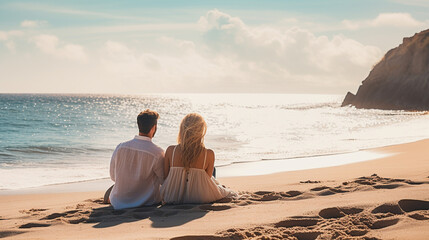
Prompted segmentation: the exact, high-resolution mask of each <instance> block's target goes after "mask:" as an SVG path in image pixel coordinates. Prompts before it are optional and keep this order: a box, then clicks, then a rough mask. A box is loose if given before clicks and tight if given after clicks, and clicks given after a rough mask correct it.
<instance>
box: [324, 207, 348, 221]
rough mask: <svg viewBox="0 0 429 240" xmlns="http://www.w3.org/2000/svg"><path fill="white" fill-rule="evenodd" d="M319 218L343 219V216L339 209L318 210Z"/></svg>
mask: <svg viewBox="0 0 429 240" xmlns="http://www.w3.org/2000/svg"><path fill="white" fill-rule="evenodd" d="M319 216H321V217H322V218H325V219H330V218H341V217H344V216H345V214H344V212H343V211H341V210H340V209H339V208H337V207H332V208H325V209H322V210H320V212H319Z"/></svg>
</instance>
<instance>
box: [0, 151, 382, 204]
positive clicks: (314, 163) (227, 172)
mask: <svg viewBox="0 0 429 240" xmlns="http://www.w3.org/2000/svg"><path fill="white" fill-rule="evenodd" d="M386 156H388V154H382V153H378V152H377V151H376V150H375V149H372V150H367V149H365V150H358V151H354V152H346V153H330V154H321V155H315V156H303V157H294V158H281V159H262V160H259V161H244V162H233V163H231V164H228V165H221V166H217V167H216V170H217V178H219V179H220V180H222V178H226V177H243V176H260V175H268V174H274V173H282V172H291V171H298V170H310V169H319V168H325V167H333V166H341V165H347V164H351V163H356V162H364V161H371V160H375V159H378V158H382V157H386ZM341 158H348V160H347V161H341V160H340V159H341ZM291 166H292V167H291ZM306 166H307V167H306ZM308 166H311V167H308ZM112 184H113V181H111V180H110V178H109V177H106V178H99V179H90V180H82V181H76V182H66V183H54V184H49V185H42V186H34V187H27V188H18V189H0V196H4V195H22V194H33V193H66V192H90V191H103V189H107V188H108V187H109V186H111V185H112Z"/></svg>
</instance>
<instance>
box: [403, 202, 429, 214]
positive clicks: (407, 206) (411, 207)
mask: <svg viewBox="0 0 429 240" xmlns="http://www.w3.org/2000/svg"><path fill="white" fill-rule="evenodd" d="M398 204H399V206H400V207H401V208H402V210H404V211H405V212H412V211H417V210H429V201H422V200H414V199H402V200H399V202H398Z"/></svg>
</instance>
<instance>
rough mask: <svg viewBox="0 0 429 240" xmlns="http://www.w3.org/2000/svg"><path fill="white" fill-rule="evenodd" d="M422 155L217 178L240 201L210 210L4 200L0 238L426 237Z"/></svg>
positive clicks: (35, 196) (427, 175)
mask: <svg viewBox="0 0 429 240" xmlns="http://www.w3.org/2000/svg"><path fill="white" fill-rule="evenodd" d="M428 147H429V139H425V140H420V141H417V142H412V143H406V144H400V145H394V146H387V147H382V148H377V149H374V150H376V151H377V152H381V153H386V154H389V156H387V157H383V158H378V159H375V160H369V161H364V162H356V163H350V164H346V165H341V166H334V167H327V168H317V169H310V170H298V171H290V172H280V173H273V174H268V175H256V176H246V177H242V176H241V177H224V178H221V179H220V182H221V183H222V184H224V185H226V186H228V187H230V188H231V189H233V190H236V191H239V192H240V194H241V195H240V198H239V199H236V200H233V201H226V202H219V203H211V204H190V205H189V204H188V205H165V206H154V207H140V208H134V209H126V210H113V209H112V207H111V206H110V205H105V204H102V203H101V202H100V200H101V197H102V194H104V191H89V192H79V193H76V192H62V193H58V192H56V193H45V194H43V193H40V192H37V191H35V192H33V193H28V194H22V195H19V194H15V195H3V196H0V223H1V226H2V227H1V229H0V237H8V238H9V239H29V238H31V239H56V238H57V237H58V234H61V236H62V238H63V239H77V238H78V239H94V238H103V239H118V238H121V239H141V238H147V239H170V238H175V237H177V238H176V239H207V238H208V239H229V238H233V237H235V238H236V239H247V238H252V236H253V238H255V237H257V236H271V237H274V236H280V237H282V236H283V238H286V237H291V239H293V238H292V237H295V238H298V239H316V237H317V236H334V235H332V234H340V235H342V236H343V237H345V238H346V239H347V238H354V239H364V238H363V237H369V238H370V237H373V239H426V237H427V236H428V235H429V227H428V226H429V196H428V195H427V192H428V191H429V161H428V158H427V148H428ZM60 186H63V185H60ZM243 216H245V217H243ZM225 219H228V221H225ZM356 224H357V225H356ZM306 234H307V235H306ZM308 234H310V235H308ZM305 236H307V237H309V236H315V237H312V238H306V237H305ZM326 239H330V238H326Z"/></svg>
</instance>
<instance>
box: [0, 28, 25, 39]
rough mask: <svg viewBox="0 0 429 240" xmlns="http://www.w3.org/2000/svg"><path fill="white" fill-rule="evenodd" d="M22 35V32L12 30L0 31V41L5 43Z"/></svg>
mask: <svg viewBox="0 0 429 240" xmlns="http://www.w3.org/2000/svg"><path fill="white" fill-rule="evenodd" d="M22 35H24V32H22V31H19V30H12V31H0V41H6V40H10V39H13V38H15V37H20V36H22Z"/></svg>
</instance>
